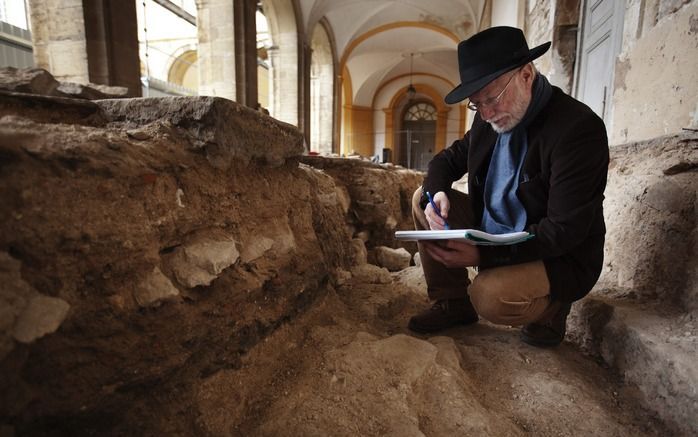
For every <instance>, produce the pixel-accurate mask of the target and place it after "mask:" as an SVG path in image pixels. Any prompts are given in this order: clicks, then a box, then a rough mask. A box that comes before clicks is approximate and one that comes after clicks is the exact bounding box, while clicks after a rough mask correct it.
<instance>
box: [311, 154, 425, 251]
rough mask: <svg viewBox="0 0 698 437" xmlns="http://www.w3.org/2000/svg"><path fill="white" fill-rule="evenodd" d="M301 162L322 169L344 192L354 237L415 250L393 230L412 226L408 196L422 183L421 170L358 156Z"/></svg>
mask: <svg viewBox="0 0 698 437" xmlns="http://www.w3.org/2000/svg"><path fill="white" fill-rule="evenodd" d="M302 162H304V163H306V164H309V165H312V166H313V167H315V168H318V169H322V170H323V171H324V172H326V173H327V174H329V175H330V176H332V178H333V179H334V180H335V183H336V184H337V187H338V189H339V190H340V191H341V192H342V193H344V194H343V197H344V200H343V202H342V203H343V206H344V209H345V213H346V214H345V218H346V222H347V226H348V228H349V230H350V232H351V233H352V234H353V236H354V237H356V238H361V239H362V240H364V242H366V243H367V244H368V245H369V246H370V247H374V246H389V247H398V246H407V247H410V248H411V249H412V250H411V251H412V252H414V251H415V250H416V246H415V245H414V243H406V244H405V243H401V242H398V241H396V240H395V238H394V233H395V231H397V230H408V229H414V224H413V223H412V206H411V199H412V194H413V193H414V192H415V190H416V189H417V188H419V187H420V186H421V185H422V181H423V179H424V174H423V173H422V172H419V171H415V170H409V169H405V168H402V167H395V166H393V165H391V164H382V165H381V164H374V163H371V162H369V161H364V160H358V159H341V158H323V157H318V156H304V157H303V158H302Z"/></svg>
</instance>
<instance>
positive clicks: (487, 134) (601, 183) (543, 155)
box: [424, 87, 608, 302]
mask: <svg viewBox="0 0 698 437" xmlns="http://www.w3.org/2000/svg"><path fill="white" fill-rule="evenodd" d="M527 134H528V151H527V153H526V157H525V160H524V164H523V167H522V170H521V176H520V179H519V187H518V189H517V191H516V194H517V196H518V197H519V200H521V203H522V204H523V206H524V208H525V209H526V213H527V216H528V219H527V223H526V230H527V231H528V232H530V233H533V234H535V238H533V239H531V240H529V241H527V242H524V243H520V244H516V245H512V246H498V247H484V246H481V247H480V258H481V264H480V268H488V267H495V266H501V265H511V264H518V263H523V262H528V261H533V260H543V262H544V264H545V268H546V271H547V273H548V278H549V279H550V285H551V294H552V296H553V298H554V299H559V300H562V301H566V302H571V301H574V300H577V299H581V298H582V297H584V296H585V295H586V294H587V293H589V291H590V290H591V288H592V287H593V286H594V284H595V283H596V281H597V280H598V278H599V275H600V273H601V267H602V263H603V246H604V235H605V233H606V226H605V224H604V218H603V205H602V204H603V199H604V196H603V192H604V189H605V188H606V175H607V172H608V139H607V137H606V128H605V126H604V123H603V121H602V120H601V119H600V118H599V117H598V116H596V114H594V112H592V110H591V109H589V108H588V107H587V106H586V105H584V104H583V103H581V102H579V101H577V100H575V99H573V98H572V97H570V96H568V95H567V94H565V93H563V92H562V91H561V90H560V89H559V88H557V87H553V94H552V97H551V98H550V101H549V102H548V104H547V105H546V106H545V108H543V109H542V110H541V112H540V113H539V114H538V116H537V117H536V118H535V119H534V120H532V122H531V124H530V125H529V127H528V130H527ZM496 140H497V134H496V133H495V132H494V130H492V128H491V127H490V125H489V124H488V123H486V122H484V121H483V120H482V119H481V118H480V116H479V114H478V115H477V116H476V117H475V120H474V122H473V126H472V128H471V129H470V131H468V133H466V134H465V137H463V138H462V139H461V140H458V141H456V142H454V143H453V144H452V145H451V146H450V147H449V148H447V149H445V150H443V151H441V152H440V153H439V154H437V155H436V156H435V157H434V159H433V160H432V161H431V163H430V164H429V170H428V173H427V177H426V179H425V181H424V190H425V191H430V192H432V193H436V192H439V191H447V190H448V189H449V188H450V187H451V183H452V182H453V181H456V180H458V179H460V178H461V177H462V176H463V175H464V174H465V173H466V172H467V173H468V192H469V193H470V200H471V203H472V208H473V212H474V214H475V220H476V226H477V225H479V224H480V222H481V221H482V214H483V210H484V201H483V191H484V187H485V178H486V176H487V169H488V167H489V163H490V159H491V158H492V150H493V149H494V144H495V142H496Z"/></svg>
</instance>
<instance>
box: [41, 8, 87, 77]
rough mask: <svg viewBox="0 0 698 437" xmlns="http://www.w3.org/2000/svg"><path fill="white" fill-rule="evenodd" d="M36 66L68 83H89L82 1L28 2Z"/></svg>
mask: <svg viewBox="0 0 698 437" xmlns="http://www.w3.org/2000/svg"><path fill="white" fill-rule="evenodd" d="M29 8H30V20H31V27H32V44H33V46H34V62H35V64H36V66H37V67H39V68H43V69H46V70H48V71H49V72H51V74H53V76H54V77H55V78H56V79H58V80H60V81H66V82H78V83H88V82H89V81H90V73H89V67H88V62H87V42H86V35H85V19H84V12H83V8H82V0H29Z"/></svg>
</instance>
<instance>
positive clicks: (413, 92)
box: [407, 53, 417, 100]
mask: <svg viewBox="0 0 698 437" xmlns="http://www.w3.org/2000/svg"><path fill="white" fill-rule="evenodd" d="M412 58H414V53H410V86H408V87H407V98H408V99H410V100H412V99H414V96H415V95H416V94H417V89H416V88H415V87H414V85H412Z"/></svg>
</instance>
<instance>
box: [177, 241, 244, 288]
mask: <svg viewBox="0 0 698 437" xmlns="http://www.w3.org/2000/svg"><path fill="white" fill-rule="evenodd" d="M239 257H240V252H238V249H237V247H236V246H235V241H233V240H232V239H220V237H219V236H215V235H211V236H209V235H205V234H199V235H197V236H195V237H193V238H191V239H189V240H188V241H187V242H186V243H185V244H184V245H182V246H180V247H178V248H177V249H175V251H174V253H173V254H172V256H171V257H170V258H169V265H170V267H171V268H172V270H173V271H174V274H175V277H176V278H177V282H179V283H180V284H182V285H183V286H185V287H187V288H194V287H198V286H200V285H210V284H211V282H212V281H213V280H214V279H216V278H217V277H218V275H219V274H220V273H221V272H222V271H223V270H224V269H226V268H228V267H229V266H231V265H233V264H234V263H235V262H236V261H237V260H238V258H239Z"/></svg>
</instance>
